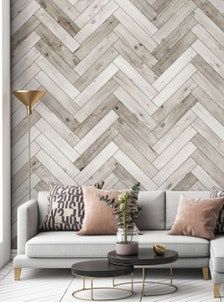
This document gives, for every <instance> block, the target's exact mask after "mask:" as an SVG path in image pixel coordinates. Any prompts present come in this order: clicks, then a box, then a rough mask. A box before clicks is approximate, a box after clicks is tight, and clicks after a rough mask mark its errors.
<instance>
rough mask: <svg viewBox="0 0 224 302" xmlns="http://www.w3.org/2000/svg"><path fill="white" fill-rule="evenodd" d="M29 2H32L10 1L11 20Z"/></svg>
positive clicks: (26, 0)
mask: <svg viewBox="0 0 224 302" xmlns="http://www.w3.org/2000/svg"><path fill="white" fill-rule="evenodd" d="M31 1H32V0H20V1H14V2H13V1H11V7H10V14H11V19H14V18H15V17H16V16H17V15H18V14H19V13H20V12H21V11H22V10H23V9H25V7H26V6H27V5H28V4H29V3H30V2H31Z"/></svg>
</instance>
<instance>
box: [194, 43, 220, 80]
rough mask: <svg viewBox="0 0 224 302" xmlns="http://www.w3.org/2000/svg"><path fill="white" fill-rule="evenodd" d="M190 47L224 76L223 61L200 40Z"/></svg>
mask: <svg viewBox="0 0 224 302" xmlns="http://www.w3.org/2000/svg"><path fill="white" fill-rule="evenodd" d="M192 48H193V49H194V50H195V51H196V52H197V53H198V54H199V55H200V56H202V58H203V59H204V60H205V61H206V62H207V63H208V64H209V65H211V67H212V68H213V69H214V70H215V71H216V72H218V73H219V74H220V76H221V77H223V78H224V63H223V62H222V61H221V60H219V58H217V57H216V56H215V55H214V54H213V52H212V51H210V50H209V49H208V48H207V47H206V46H205V44H204V43H202V42H201V41H200V40H197V41H195V42H194V43H193V44H192Z"/></svg>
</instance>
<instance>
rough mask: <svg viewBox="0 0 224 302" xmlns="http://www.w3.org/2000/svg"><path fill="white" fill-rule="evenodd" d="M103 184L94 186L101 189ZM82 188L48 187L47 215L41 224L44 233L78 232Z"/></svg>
mask: <svg viewBox="0 0 224 302" xmlns="http://www.w3.org/2000/svg"><path fill="white" fill-rule="evenodd" d="M103 185H104V182H102V183H96V184H94V186H95V187H96V188H98V189H102V187H103ZM84 214H85V213H84V202H83V192H82V186H63V185H61V184H57V183H50V185H49V205H48V214H47V216H46V218H45V220H44V222H43V225H42V229H43V230H44V231H79V230H80V229H81V227H82V222H83V219H84Z"/></svg>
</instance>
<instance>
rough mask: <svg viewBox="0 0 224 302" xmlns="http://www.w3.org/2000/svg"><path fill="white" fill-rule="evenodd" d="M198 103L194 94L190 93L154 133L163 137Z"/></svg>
mask: <svg viewBox="0 0 224 302" xmlns="http://www.w3.org/2000/svg"><path fill="white" fill-rule="evenodd" d="M196 103H197V100H196V99H195V97H194V96H192V95H191V94H189V95H188V96H187V97H186V98H185V99H183V101H182V102H181V103H180V104H178V105H177V106H176V107H175V109H174V110H173V111H172V112H171V113H170V114H169V115H167V116H166V117H165V119H164V120H162V121H161V122H160V123H159V125H158V126H157V127H156V128H155V129H154V130H153V134H154V135H156V136H157V137H158V138H161V137H162V136H163V135H164V134H165V133H169V130H170V129H171V128H172V127H173V126H175V125H176V123H177V122H178V121H179V120H180V119H181V118H182V117H183V116H184V115H185V114H186V113H187V112H188V111H189V110H190V109H191V108H192V107H193V106H194V105H195V104H196Z"/></svg>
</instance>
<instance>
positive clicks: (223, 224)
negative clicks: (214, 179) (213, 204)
mask: <svg viewBox="0 0 224 302" xmlns="http://www.w3.org/2000/svg"><path fill="white" fill-rule="evenodd" d="M210 197H212V198H220V197H221V198H224V189H220V188H216V187H214V188H212V189H211V191H210ZM215 233H219V234H222V233H224V205H223V207H222V209H221V211H220V212H219V217H218V219H217V221H216V226H215Z"/></svg>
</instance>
